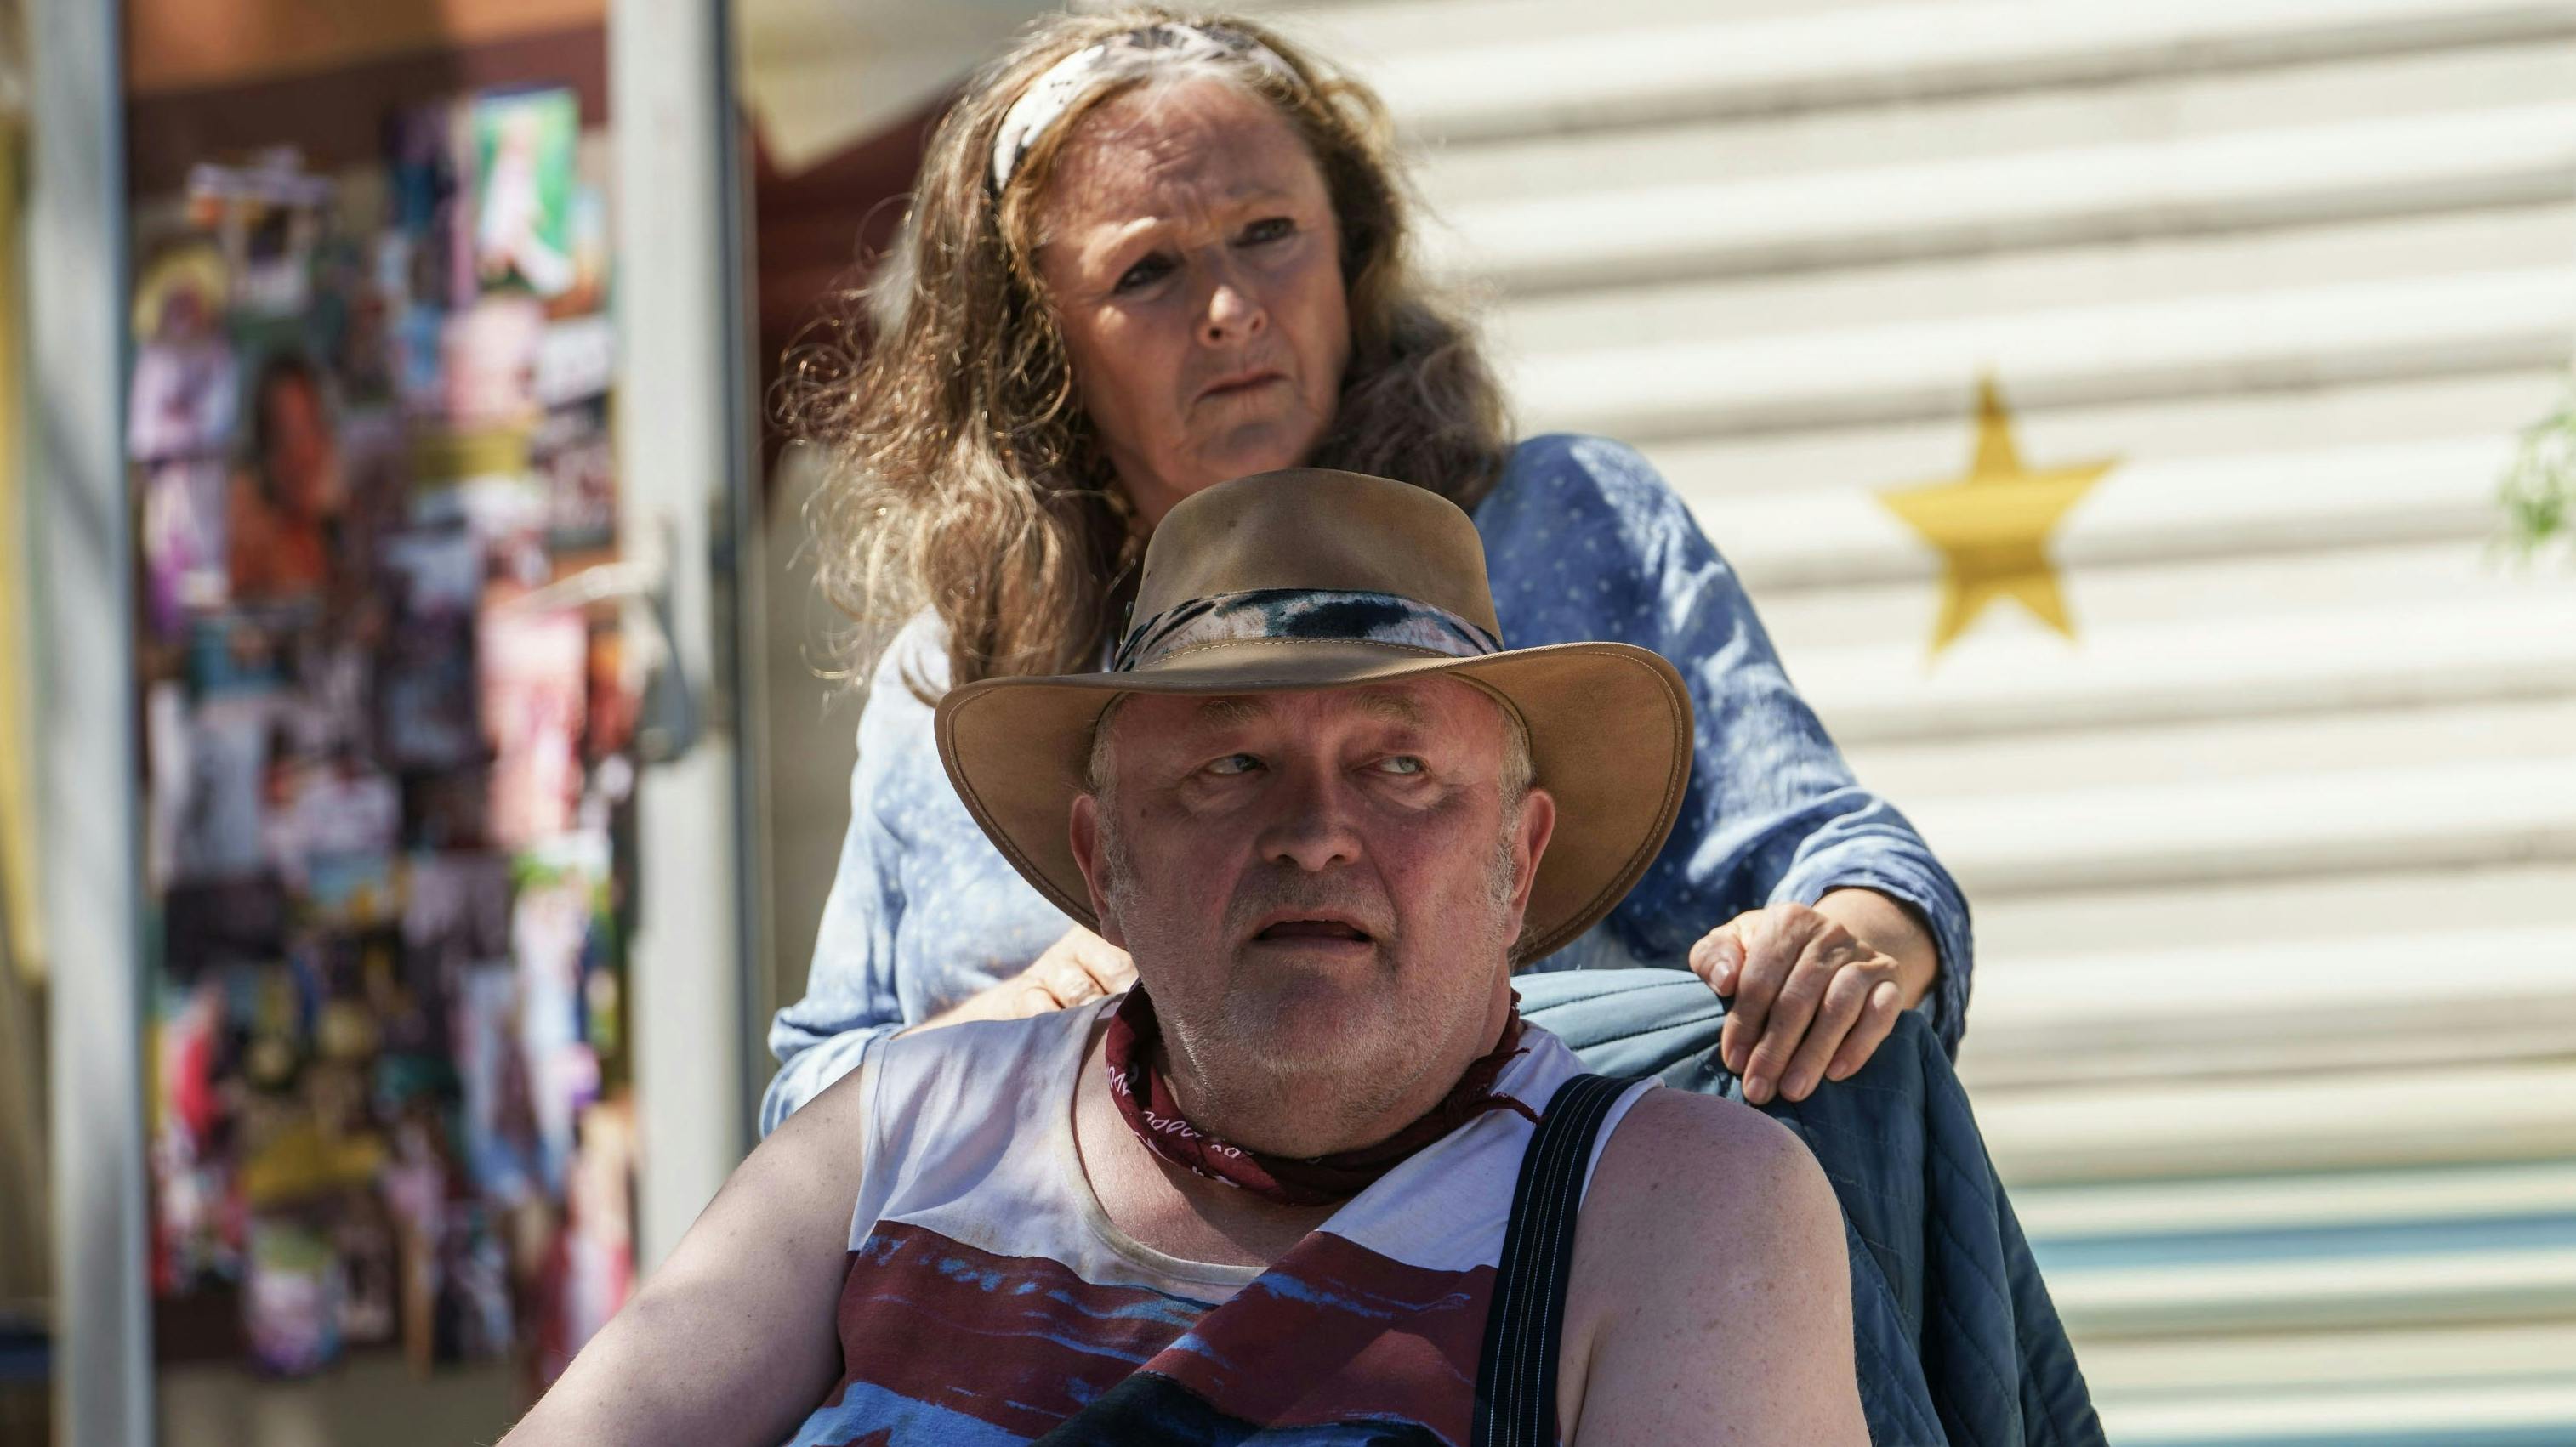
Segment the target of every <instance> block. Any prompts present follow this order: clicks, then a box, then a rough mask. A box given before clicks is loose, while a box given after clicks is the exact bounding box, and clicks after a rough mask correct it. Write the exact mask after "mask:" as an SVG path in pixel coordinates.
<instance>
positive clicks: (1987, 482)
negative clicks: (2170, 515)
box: [1878, 377, 2119, 658]
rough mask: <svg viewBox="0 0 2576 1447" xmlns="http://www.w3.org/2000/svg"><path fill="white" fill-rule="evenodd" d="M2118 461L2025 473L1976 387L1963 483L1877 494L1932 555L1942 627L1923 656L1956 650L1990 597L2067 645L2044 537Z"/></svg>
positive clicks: (1985, 393)
mask: <svg viewBox="0 0 2576 1447" xmlns="http://www.w3.org/2000/svg"><path fill="white" fill-rule="evenodd" d="M2118 465H2119V459H2117V458H2105V459H2104V460H2102V461H2100V462H2087V463H2082V464H2079V465H2077V466H2074V467H2051V468H2044V469H2042V470H2040V471H2037V472H2033V471H2031V470H2030V469H2029V468H2028V467H2026V466H2024V465H2023V463H2022V459H2021V449H2020V448H2019V447H2017V446H2015V445H2014V443H2013V435H2012V417H2011V414H2009V413H2007V412H2006V411H2005V410H2004V399H2003V394H2002V392H2001V391H2000V390H1999V389H1997V387H1996V386H1995V379H1994V378H1992V377H1983V378H1980V379H1979V380H1978V382H1977V455H1976V457H1975V459H1974V460H1973V461H1972V462H1970V464H1969V466H1968V471H1967V474H1966V475H1965V476H1963V477H1956V478H1952V479H1950V480H1949V481H1947V482H1936V483H1931V484H1928V485H1925V486H1920V487H1901V488H1890V489H1888V490H1887V491H1884V492H1881V493H1880V494H1879V495H1878V500H1879V501H1880V502H1883V503H1885V504H1887V507H1888V510H1889V511H1891V512H1893V513H1895V514H1896V515H1897V516H1898V517H1901V518H1903V519H1905V521H1906V522H1908V523H1910V524H1912V525H1913V528H1914V530H1915V531H1916V532H1919V533H1921V534H1922V535H1923V537H1924V540H1925V541H1926V542H1929V543H1930V544H1932V546H1934V547H1936V548H1939V549H1940V550H1941V556H1942V559H1943V561H1944V564H1945V566H1944V569H1943V576H1942V579H1941V621H1940V623H1939V624H1938V625H1937V626H1935V627H1934V629H1933V630H1932V654H1933V656H1934V657H1936V658H1937V657H1939V656H1940V653H1941V650H1942V649H1944V648H1947V647H1949V646H1950V645H1951V644H1952V643H1953V642H1955V641H1957V639H1958V637H1959V635H1960V634H1962V633H1965V632H1967V631H1968V625H1969V624H1971V623H1974V622H1976V621H1977V615H1979V614H1980V613H1983V612H1984V611H1985V608H1986V605H1987V604H1989V603H1991V602H1993V601H1995V600H1996V599H1997V598H2017V599H2019V600H2021V605H2022V606H2023V607H2025V608H2028V609H2029V610H2030V611H2031V612H2033V613H2035V614H2037V615H2038V616H2039V619H2040V621H2041V622H2043V623H2046V624H2047V625H2048V626H2050V627H2051V628H2054V629H2056V630H2057V631H2058V632H2060V633H2063V634H2065V635H2066V636H2067V637H2068V638H2073V637H2074V636H2075V624H2074V622H2073V621H2072V620H2071V619H2069V618H2068V617H2067V613H2066V597H2065V595H2064V594H2063V593H2061V592H2060V591H2059V590H2058V585H2057V568H2056V565H2055V564H2053V563H2051V562H2050V561H2049V560H2048V552H2047V544H2048V535H2049V533H2050V532H2052V531H2053V530H2054V529H2055V528H2056V527H2057V524H2058V522H2059V521H2060V520H2061V519H2063V518H2064V517H2065V516H2066V513H2067V511H2068V509H2070V508H2072V507H2074V506H2075V504H2076V503H2077V502H2079V501H2081V500H2082V499H2083V497H2084V494H2085V493H2086V492H2088V491H2090V490H2091V489H2092V486H2093V484H2095V483H2096V482H2099V481H2101V480H2102V474H2104V473H2106V472H2109V471H2110V470H2111V469H2112V468H2113V467H2116V466H2118Z"/></svg>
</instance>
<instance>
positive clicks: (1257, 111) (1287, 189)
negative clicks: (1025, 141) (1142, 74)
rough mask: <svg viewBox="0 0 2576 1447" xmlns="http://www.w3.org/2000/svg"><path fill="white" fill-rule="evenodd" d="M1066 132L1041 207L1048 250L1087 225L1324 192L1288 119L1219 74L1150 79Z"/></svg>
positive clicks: (1039, 200) (1080, 119)
mask: <svg viewBox="0 0 2576 1447" xmlns="http://www.w3.org/2000/svg"><path fill="white" fill-rule="evenodd" d="M1065 131H1066V134H1065V136H1064V138H1063V140H1062V142H1061V145H1060V148H1059V149H1058V150H1057V151H1056V152H1055V154H1054V156H1053V158H1052V162H1051V164H1049V165H1048V166H1046V167H1045V172H1044V176H1043V180H1042V183H1041V189H1040V191H1039V194H1038V197H1037V211H1038V214H1039V224H1040V240H1041V242H1043V241H1044V240H1045V239H1046V238H1047V237H1049V236H1052V235H1055V234H1058V233H1060V232H1062V231H1064V230H1067V229H1078V228H1080V227H1082V226H1084V225H1087V224H1097V223H1100V222H1112V223H1115V222H1120V221H1126V220H1130V219H1134V218H1137V217H1141V216H1155V215H1162V214H1167V213H1169V212H1171V211H1173V210H1175V209H1179V208H1183V207H1187V206H1191V205H1210V204H1218V203H1222V202H1226V201H1233V200H1253V199H1262V198H1269V197H1277V198H1281V199H1285V198H1288V197H1293V196H1299V195H1306V194H1312V193H1316V192H1320V191H1321V190H1322V188H1323V172H1322V170H1321V169H1320V168H1319V167H1317V165H1316V164H1315V158H1314V156H1313V154H1312V153H1311V152H1310V151H1309V150H1308V149H1307V146H1306V143H1305V140H1304V138H1303V137H1301V136H1300V135H1298V133H1297V130H1296V127H1295V126H1294V125H1292V124H1291V123H1290V122H1289V119H1288V117H1286V116H1285V115H1283V114H1281V113H1280V111H1279V108H1278V107H1277V106H1275V105H1273V104H1272V103H1271V102H1270V101H1269V100H1268V99H1267V98H1265V97H1263V96H1262V95H1260V94H1258V93H1257V92H1255V91H1254V90H1253V89H1252V88H1251V87H1250V86H1248V85H1247V84H1245V83H1244V82H1242V81H1241V80H1239V79H1236V78H1234V77H1232V76H1230V75H1227V74H1225V73H1224V72H1221V71H1206V72H1200V73H1197V74H1188V75H1181V76H1167V75H1155V76H1151V77H1149V78H1147V79H1146V80H1144V81H1143V82H1142V83H1141V84H1134V85H1131V86H1130V87H1129V88H1128V89H1126V90H1123V91H1118V92H1116V93H1114V94H1109V95H1108V96H1107V97H1106V98H1105V99H1103V100H1101V101H1099V102H1098V103H1096V104H1095V105H1093V106H1092V107H1091V108H1090V109H1088V110H1087V111H1085V112H1083V113H1082V114H1081V115H1080V116H1079V117H1078V118H1075V119H1073V120H1071V121H1069V122H1068V123H1067V124H1066V126H1065Z"/></svg>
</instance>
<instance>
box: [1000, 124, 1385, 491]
mask: <svg viewBox="0 0 2576 1447" xmlns="http://www.w3.org/2000/svg"><path fill="white" fill-rule="evenodd" d="M1038 226H1039V242H1038V247H1037V252H1036V262H1037V270H1038V274H1039V276H1040V277H1041V278H1042V279H1043V280H1044V281H1045V283H1046V287H1047V292H1048V298H1049V300H1050V301H1051V302H1052V303H1053V305H1054V307H1055V312H1056V318H1057V321H1058V324H1059V325H1060V326H1061V327H1062V329H1063V332H1064V339H1065V347H1066V349H1067V351H1068V352H1069V354H1070V356H1071V359H1072V362H1073V375H1074V381H1075V384H1076V385H1077V387H1078V388H1079V389H1080V395H1081V398H1082V403H1083V407H1084V409H1085V410H1086V411H1087V412H1088V413H1089V414H1090V417H1091V422H1092V425H1093V427H1094V428H1095V429H1096V430H1097V431H1098V433H1099V436H1100V440H1101V444H1102V446H1103V448H1104V449H1105V450H1106V452H1107V454H1108V457H1109V461H1110V464H1111V466H1113V467H1114V468H1116V470H1117V473H1118V481H1119V483H1120V485H1121V486H1123V487H1125V488H1126V490H1127V495H1128V497H1129V498H1130V499H1132V500H1133V501H1134V502H1135V504H1136V509H1137V511H1138V513H1140V514H1141V515H1142V517H1143V519H1144V521H1145V523H1146V524H1147V525H1148V526H1151V525H1153V524H1156V523H1159V522H1161V521H1162V518H1163V514H1164V513H1166V512H1169V511H1170V510H1171V508H1172V505H1173V504H1175V503H1177V502H1179V501H1180V500H1181V499H1182V498H1185V497H1187V496H1189V495H1190V494H1191V493H1194V492H1197V491H1198V490H1200V489H1201V488H1204V487H1209V486H1212V485H1214V484H1216V483H1220V482H1223V481H1225V480H1227V479H1228V478H1234V477H1241V476H1243V475H1245V474H1246V473H1253V472H1267V471H1269V470H1271V469H1273V468H1279V467H1295V466H1298V465H1300V464H1302V463H1303V462H1304V461H1305V460H1306V458H1307V456H1308V455H1309V454H1310V453H1311V452H1312V451H1313V450H1314V447H1315V444H1316V442H1317V441H1318V440H1320V439H1321V438H1322V437H1323V435H1324V429H1325V428H1327V427H1329V426H1331V425H1332V420H1333V409H1334V405H1335V402H1336V400H1337V399H1338V398H1339V396H1340V394H1341V385H1342V368H1343V365H1344V364H1345V363H1346V362H1348V361H1349V359H1350V350H1351V337H1350V313H1349V309H1348V306H1347V303H1346V301H1345V299H1344V295H1343V289H1342V266H1341V237H1340V234H1339V232H1338V229H1337V228H1336V226H1335V225H1334V219H1333V206H1332V198H1331V196H1330V194H1329V193H1328V192H1327V191H1326V189H1325V186H1324V176H1323V172H1322V171H1321V170H1319V169H1318V168H1317V167H1316V165H1315V159H1314V157H1313V156H1312V155H1311V154H1310V153H1309V152H1308V151H1307V149H1306V145H1305V142H1304V141H1303V140H1301V139H1299V137H1298V135H1297V133H1296V132H1295V131H1294V130H1292V129H1291V128H1290V127H1289V124H1288V122H1287V121H1286V120H1285V119H1284V118H1283V117H1281V116H1280V115H1279V113H1278V112H1277V111H1276V110H1274V109H1272V108H1271V106H1270V105H1269V103H1268V102H1266V101H1263V100H1262V99H1260V98H1259V97H1257V96H1254V95H1252V94H1250V93H1248V92H1246V91H1244V90H1241V89H1239V88H1237V87H1235V86H1233V85H1229V84H1227V83H1226V82H1224V81H1222V80H1217V79H1213V78H1200V79H1196V80H1190V81H1184V82H1181V83H1179V84H1176V85H1172V86H1167V87H1152V86H1149V87H1147V88H1145V89H1143V90H1139V91H1134V92H1130V93H1129V94H1127V95H1124V96H1120V97H1119V98H1118V99H1116V100H1113V101H1111V102H1109V103H1108V104H1106V105H1103V106H1101V107H1100V108H1099V109H1097V110H1095V111H1093V112H1092V113H1091V114H1090V115H1088V116H1086V117H1084V118H1083V119H1082V121H1081V122H1080V123H1079V128H1078V129H1077V130H1075V131H1074V133H1073V134H1072V135H1070V136H1068V137H1066V138H1065V145H1064V149H1063V150H1062V151H1061V152H1059V153H1058V155H1057V159H1056V169H1055V174H1054V175H1053V176H1052V177H1050V178H1049V180H1048V184H1047V191H1046V194H1045V196H1044V197H1043V198H1041V200H1040V204H1039V212H1038Z"/></svg>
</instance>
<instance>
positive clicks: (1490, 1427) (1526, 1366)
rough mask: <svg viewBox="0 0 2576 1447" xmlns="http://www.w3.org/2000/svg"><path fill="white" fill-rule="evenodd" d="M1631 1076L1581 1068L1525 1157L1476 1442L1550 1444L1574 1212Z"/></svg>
mask: <svg viewBox="0 0 2576 1447" xmlns="http://www.w3.org/2000/svg"><path fill="white" fill-rule="evenodd" d="M1634 1084H1636V1082H1635V1081H1634V1080H1617V1079H1613V1078H1611V1077H1609V1076H1606V1075H1578V1076H1576V1077H1574V1078H1573V1079H1572V1080H1569V1081H1567V1082H1565V1083H1564V1084H1563V1085H1560V1086H1558V1087H1557V1088H1556V1094H1555V1096H1554V1097H1553V1098H1551V1099H1550V1100H1549V1101H1548V1103H1547V1111H1546V1113H1545V1114H1543V1115H1541V1116H1540V1117H1539V1122H1538V1129H1537V1130H1536V1131H1535V1132H1533V1133H1532V1135H1531V1137H1530V1143H1529V1149H1528V1152H1527V1153H1526V1154H1524V1155H1523V1156H1522V1157H1521V1182H1520V1187H1519V1189H1518V1190H1516V1191H1514V1192H1513V1193H1512V1220H1511V1225H1510V1226H1509V1227H1507V1228H1506V1229H1505V1230H1504V1232H1503V1260H1502V1265H1501V1267H1500V1268H1499V1270H1498V1271H1497V1272H1496V1274H1495V1278H1494V1304H1493V1308H1492V1310H1491V1311H1490V1312H1488V1313H1487V1315H1486V1317H1485V1351H1484V1355H1483V1357H1482V1358H1481V1359H1480V1360H1479V1361H1478V1362H1477V1364H1476V1417H1475V1426H1474V1429H1473V1432H1472V1435H1471V1436H1470V1438H1469V1441H1470V1442H1471V1444H1472V1447H1552V1444H1554V1443H1555V1441H1556V1353H1557V1345H1558V1343H1559V1342H1560V1341H1561V1340H1562V1339H1563V1337H1564V1335H1565V1284H1566V1281H1567V1280H1568V1279H1569V1278H1570V1277H1572V1276H1573V1274H1574V1219H1575V1214H1576V1213H1577V1212H1578V1211H1580V1210H1581V1209H1582V1207H1583V1187H1584V1183H1585V1179H1586V1176H1587V1174H1588V1173H1587V1172H1586V1170H1585V1167H1587V1166H1588V1165H1590V1164H1591V1161H1592V1142H1593V1140H1594V1139H1595V1138H1596V1137H1598V1136H1599V1135H1600V1134H1601V1121H1602V1119H1603V1118H1604V1117H1605V1116H1607V1115H1609V1113H1610V1107H1611V1105H1612V1104H1614V1103H1615V1102H1616V1101H1617V1100H1618V1099H1619V1096H1620V1093H1621V1092H1622V1091H1625V1090H1626V1089H1627V1088H1628V1087H1629V1086H1631V1085H1634Z"/></svg>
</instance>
